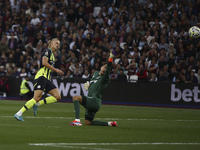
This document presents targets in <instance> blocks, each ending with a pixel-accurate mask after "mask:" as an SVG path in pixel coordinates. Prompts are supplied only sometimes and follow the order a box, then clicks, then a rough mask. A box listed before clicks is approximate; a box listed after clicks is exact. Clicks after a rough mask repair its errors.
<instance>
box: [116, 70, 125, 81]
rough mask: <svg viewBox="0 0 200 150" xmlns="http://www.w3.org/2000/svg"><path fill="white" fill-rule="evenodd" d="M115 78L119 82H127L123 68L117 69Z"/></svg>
mask: <svg viewBox="0 0 200 150" xmlns="http://www.w3.org/2000/svg"><path fill="white" fill-rule="evenodd" d="M117 80H118V81H121V82H127V76H126V75H125V74H124V68H120V69H119V74H118V75H117Z"/></svg>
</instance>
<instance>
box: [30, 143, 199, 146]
mask: <svg viewBox="0 0 200 150" xmlns="http://www.w3.org/2000/svg"><path fill="white" fill-rule="evenodd" d="M29 145H33V146H86V145H87V146H93V145H94V146H97V145H98V146H101V145H200V143H29Z"/></svg>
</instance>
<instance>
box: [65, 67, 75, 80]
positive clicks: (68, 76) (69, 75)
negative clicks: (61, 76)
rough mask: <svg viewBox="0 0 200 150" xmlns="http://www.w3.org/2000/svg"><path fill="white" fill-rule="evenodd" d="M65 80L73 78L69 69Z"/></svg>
mask: <svg viewBox="0 0 200 150" xmlns="http://www.w3.org/2000/svg"><path fill="white" fill-rule="evenodd" d="M65 78H73V74H72V72H71V70H69V69H68V70H67V74H66V76H65Z"/></svg>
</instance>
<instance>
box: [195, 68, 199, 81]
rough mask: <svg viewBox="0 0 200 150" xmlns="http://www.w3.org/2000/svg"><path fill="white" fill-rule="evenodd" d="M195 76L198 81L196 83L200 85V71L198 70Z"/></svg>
mask: <svg viewBox="0 0 200 150" xmlns="http://www.w3.org/2000/svg"><path fill="white" fill-rule="evenodd" d="M195 76H196V77H197V79H198V83H200V69H198V72H197V74H195Z"/></svg>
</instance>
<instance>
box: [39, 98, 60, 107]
mask: <svg viewBox="0 0 200 150" xmlns="http://www.w3.org/2000/svg"><path fill="white" fill-rule="evenodd" d="M55 102H57V99H56V98H55V97H53V96H49V97H47V98H44V99H42V100H41V101H39V103H40V105H43V104H51V103H55Z"/></svg>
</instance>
